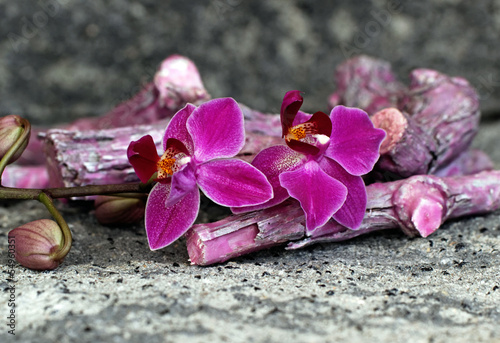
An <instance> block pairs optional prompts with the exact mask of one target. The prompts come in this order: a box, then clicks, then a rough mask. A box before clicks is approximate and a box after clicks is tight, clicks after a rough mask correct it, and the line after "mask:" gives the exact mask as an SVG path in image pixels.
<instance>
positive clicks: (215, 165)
mask: <svg viewBox="0 0 500 343" xmlns="http://www.w3.org/2000/svg"><path fill="white" fill-rule="evenodd" d="M196 179H197V181H198V185H199V186H200V188H201V190H202V191H203V193H205V195H206V196H207V197H208V198H210V199H211V200H212V201H214V202H215V203H217V204H219V205H222V206H235V207H240V206H251V205H258V204H262V203H264V202H266V201H268V200H269V199H271V198H272V196H273V190H272V187H271V185H270V184H269V182H268V181H267V179H266V177H265V175H264V174H263V173H262V172H261V171H259V170H258V169H257V168H255V167H254V166H252V165H251V164H250V163H247V162H244V161H241V160H236V159H230V160H214V161H209V162H206V163H203V164H201V165H199V166H198V168H197V170H196Z"/></svg>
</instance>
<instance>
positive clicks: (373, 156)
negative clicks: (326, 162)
mask: <svg viewBox="0 0 500 343" xmlns="http://www.w3.org/2000/svg"><path fill="white" fill-rule="evenodd" d="M330 117H331V119H332V123H333V128H332V135H331V137H332V139H331V141H330V146H329V147H328V148H327V149H326V151H325V155H326V156H328V157H330V158H331V159H333V160H335V161H337V162H338V163H339V164H340V165H341V166H342V167H344V169H345V170H347V171H348V172H349V173H350V174H352V175H363V174H366V173H368V172H369V171H371V170H372V169H373V166H374V165H375V163H376V162H377V160H378V158H379V148H380V144H381V143H382V140H383V139H384V138H385V131H384V130H382V129H376V128H374V126H373V123H372V122H371V120H370V118H369V117H368V115H367V114H366V112H364V111H362V110H360V109H357V108H349V107H344V106H336V107H335V108H334V109H333V110H332V112H331V115H330Z"/></svg>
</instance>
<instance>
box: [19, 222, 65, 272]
mask: <svg viewBox="0 0 500 343" xmlns="http://www.w3.org/2000/svg"><path fill="white" fill-rule="evenodd" d="M11 242H12V243H11ZM9 243H10V244H13V245H14V256H15V259H16V260H17V262H19V264H21V265H22V266H24V267H26V268H29V269H35V270H52V269H55V268H57V267H58V266H59V265H60V264H61V263H62V260H63V258H64V256H63V257H59V258H57V257H56V255H57V252H58V251H59V249H60V248H61V246H62V245H63V243H64V237H63V233H62V231H61V229H60V227H59V225H57V223H56V222H55V221H53V220H50V219H40V220H35V221H33V222H30V223H27V224H24V225H23V226H20V227H18V228H15V229H14V230H12V231H10V232H9Z"/></svg>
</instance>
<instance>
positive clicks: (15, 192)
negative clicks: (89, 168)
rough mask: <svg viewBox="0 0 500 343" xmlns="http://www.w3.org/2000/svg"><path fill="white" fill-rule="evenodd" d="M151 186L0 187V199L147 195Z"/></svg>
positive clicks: (132, 184)
mask: <svg viewBox="0 0 500 343" xmlns="http://www.w3.org/2000/svg"><path fill="white" fill-rule="evenodd" d="M150 189H151V185H145V184H143V183H125V184H116V185H89V186H80V187H62V188H46V189H35V188H31V189H21V188H9V187H1V186H0V199H14V200H39V197H40V194H42V193H44V194H45V195H47V196H49V197H50V198H52V199H56V198H72V197H83V196H90V195H118V196H119V194H121V193H147V192H149V190H150Z"/></svg>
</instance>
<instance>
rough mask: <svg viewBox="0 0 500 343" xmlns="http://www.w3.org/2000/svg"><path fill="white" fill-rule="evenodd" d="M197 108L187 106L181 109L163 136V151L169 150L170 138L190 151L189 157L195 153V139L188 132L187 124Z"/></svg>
mask: <svg viewBox="0 0 500 343" xmlns="http://www.w3.org/2000/svg"><path fill="white" fill-rule="evenodd" d="M194 110H196V106H194V105H191V104H187V105H186V106H184V108H182V109H180V110H179V111H178V112H177V113H176V114H175V115H174V116H173V117H172V119H170V122H169V123H168V125H167V128H166V130H165V135H164V136H163V150H167V141H168V139H169V138H175V139H177V140H179V141H181V142H182V143H183V144H184V145H185V146H186V148H187V150H188V151H189V155H192V154H193V152H194V145H193V139H192V138H191V135H190V134H189V132H188V129H187V127H186V122H187V120H188V118H189V117H190V116H191V114H192V113H193V111H194Z"/></svg>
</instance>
